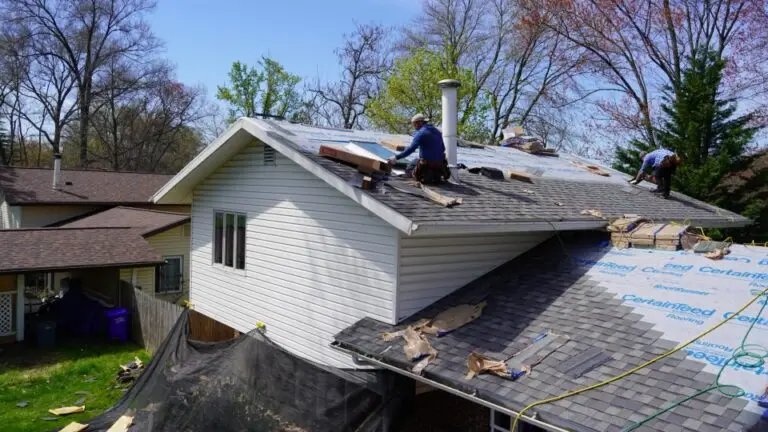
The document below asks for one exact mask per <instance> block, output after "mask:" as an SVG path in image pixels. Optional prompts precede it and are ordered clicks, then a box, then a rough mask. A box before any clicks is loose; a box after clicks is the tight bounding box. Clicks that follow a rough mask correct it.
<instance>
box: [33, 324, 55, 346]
mask: <svg viewBox="0 0 768 432" xmlns="http://www.w3.org/2000/svg"><path fill="white" fill-rule="evenodd" d="M35 334H36V336H37V346H38V347H39V348H53V347H54V346H56V321H39V322H38V323H37V325H36V326H35Z"/></svg>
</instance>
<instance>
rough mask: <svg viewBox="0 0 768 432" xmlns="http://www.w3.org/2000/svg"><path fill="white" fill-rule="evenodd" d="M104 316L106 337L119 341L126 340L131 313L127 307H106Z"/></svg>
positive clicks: (123, 341) (128, 333) (129, 327)
mask: <svg viewBox="0 0 768 432" xmlns="http://www.w3.org/2000/svg"><path fill="white" fill-rule="evenodd" d="M104 316H105V317H106V319H107V338H109V340H111V341H116V342H120V343H125V342H128V337H129V336H130V329H131V326H130V321H131V315H130V313H129V312H128V309H125V308H115V309H107V311H106V312H104Z"/></svg>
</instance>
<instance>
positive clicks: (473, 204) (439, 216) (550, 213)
mask: <svg viewBox="0 0 768 432" xmlns="http://www.w3.org/2000/svg"><path fill="white" fill-rule="evenodd" d="M308 156H309V157H310V158H311V159H312V160H314V161H315V162H316V163H318V164H319V165H321V166H323V167H324V168H325V169H327V170H329V171H331V172H332V173H334V174H336V175H338V176H339V177H341V178H343V179H345V180H350V179H352V178H353V176H355V175H357V172H356V170H355V169H354V168H351V167H348V166H346V165H343V164H340V163H337V162H334V161H331V160H328V159H325V158H322V157H320V156H317V155H312V154H310V155H308ZM459 178H460V181H461V184H460V185H453V184H446V185H442V186H431V188H432V189H434V190H437V191H440V192H441V193H443V194H444V195H446V196H452V197H461V198H462V199H463V202H462V204H461V205H457V206H454V207H451V208H445V207H441V206H440V205H437V204H435V203H432V202H430V201H427V200H425V199H423V198H420V197H417V196H413V195H410V194H408V193H404V192H401V191H398V190H396V189H394V188H391V187H387V186H380V187H379V188H378V189H377V190H376V191H372V192H367V193H369V194H371V196H373V197H374V198H375V199H377V200H378V201H380V202H382V203H384V204H386V205H387V206H389V207H391V208H393V209H394V210H396V211H398V212H399V213H401V214H402V215H404V216H406V217H407V218H409V219H411V220H413V221H414V222H416V223H417V224H422V225H423V224H435V225H440V224H456V223H467V224H471V223H504V222H520V221H548V222H558V221H589V220H595V217H593V216H589V215H582V214H581V211H583V210H592V209H593V210H598V211H600V212H602V214H603V216H604V217H606V218H609V219H614V218H619V217H622V216H623V215H625V214H637V215H641V216H643V217H646V218H649V219H653V220H658V221H660V222H661V221H664V222H668V221H678V222H683V221H689V223H692V224H695V225H700V226H705V227H713V226H721V225H739V226H743V225H744V224H746V223H747V222H748V220H747V219H746V218H744V217H743V216H740V215H738V214H736V213H733V212H730V211H727V210H723V209H720V208H717V207H715V206H712V205H710V204H707V203H704V202H701V201H698V200H695V199H693V198H690V197H687V196H685V195H682V194H679V193H675V192H673V193H672V197H671V198H670V199H668V200H665V199H663V198H661V197H660V196H658V195H655V194H653V193H651V192H650V191H649V190H647V189H644V188H641V187H636V186H632V185H629V184H627V185H626V186H623V187H622V186H617V185H616V184H613V183H600V182H577V181H570V180H564V179H556V178H540V179H535V180H534V184H530V183H525V182H521V181H516V180H493V179H491V178H488V177H486V176H484V175H480V174H472V173H470V172H468V171H466V170H461V171H460V174H459ZM387 182H389V183H391V184H393V185H396V186H398V187H400V188H408V187H411V188H412V186H409V185H410V184H411V183H410V182H409V181H408V180H406V179H403V178H397V177H393V178H390V179H389V180H388V181H387ZM531 192H532V193H531Z"/></svg>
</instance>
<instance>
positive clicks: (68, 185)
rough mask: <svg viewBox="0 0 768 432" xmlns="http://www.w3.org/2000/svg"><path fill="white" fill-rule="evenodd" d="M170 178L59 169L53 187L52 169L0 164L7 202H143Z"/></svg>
mask: <svg viewBox="0 0 768 432" xmlns="http://www.w3.org/2000/svg"><path fill="white" fill-rule="evenodd" d="M171 178H173V176H171V175H166V174H142V173H129V172H116V171H88V170H61V188H60V189H59V190H55V189H53V187H52V183H53V170H52V169H44V168H16V167H0V192H2V194H3V196H4V197H5V201H6V202H7V203H8V204H10V205H29V204H88V205H95V204H97V205H115V204H146V203H148V202H149V200H150V198H151V197H152V194H154V193H155V192H156V191H157V190H158V189H159V188H160V187H161V186H162V185H164V184H165V183H166V182H168V181H169V180H170V179H171Z"/></svg>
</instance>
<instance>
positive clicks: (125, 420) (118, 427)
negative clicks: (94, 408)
mask: <svg viewBox="0 0 768 432" xmlns="http://www.w3.org/2000/svg"><path fill="white" fill-rule="evenodd" d="M132 424H133V416H129V415H124V416H121V417H120V418H119V419H117V421H116V422H114V423H112V426H110V428H109V429H107V432H126V431H127V430H128V428H129V427H130V426H131V425H132Z"/></svg>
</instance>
